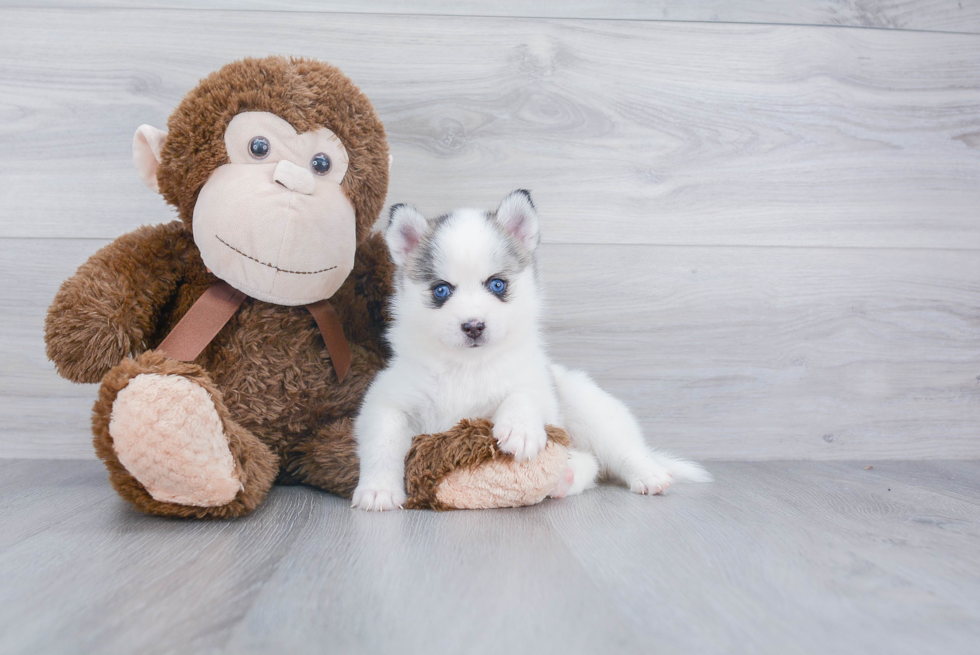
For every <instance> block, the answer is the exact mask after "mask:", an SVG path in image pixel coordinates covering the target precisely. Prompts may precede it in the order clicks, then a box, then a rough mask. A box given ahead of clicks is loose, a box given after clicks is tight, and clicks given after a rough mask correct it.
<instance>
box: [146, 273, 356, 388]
mask: <svg viewBox="0 0 980 655" xmlns="http://www.w3.org/2000/svg"><path fill="white" fill-rule="evenodd" d="M247 297H248V296H246V295H245V294H244V293H242V292H241V291H239V290H238V289H236V288H234V287H233V286H231V285H230V284H228V283H227V282H224V281H223V280H218V281H217V282H215V283H214V284H213V285H211V287H210V288H209V289H208V290H207V291H205V292H204V293H203V294H201V297H200V298H198V299H197V301H196V302H195V303H194V304H193V305H192V306H191V308H190V309H189V310H187V313H186V314H184V316H183V318H181V319H180V321H178V323H177V325H175V326H174V329H173V330H171V331H170V334H168V335H167V338H166V339H164V340H163V342H162V343H161V344H160V345H159V346H157V352H161V353H163V354H164V355H166V356H167V357H170V358H171V359H176V360H179V361H182V362H192V361H194V360H195V359H197V356H198V355H200V354H201V353H202V352H203V351H204V349H205V348H207V345H208V344H209V343H211V340H212V339H214V337H215V336H217V334H218V332H220V331H221V328H223V327H224V326H225V325H226V324H227V323H228V321H230V320H231V317H232V316H234V315H235V312H237V311H238V308H239V307H241V306H242V303H243V302H245V298H247ZM306 309H308V310H309V312H310V314H312V315H313V318H314V320H315V321H316V325H317V327H318V328H320V334H321V335H322V336H323V343H324V344H326V346H327V352H328V353H330V360H331V361H332V362H333V368H334V371H336V373H337V380H339V381H341V382H342V381H343V379H344V376H346V375H347V371H349V370H350V364H351V359H352V355H351V350H350V345H349V344H348V343H347V337H345V336H344V327H343V326H342V325H341V324H340V318H339V317H338V316H337V310H335V309H334V308H333V305H331V304H330V301H329V300H321V301H319V302H315V303H313V304H312V305H307V306H306Z"/></svg>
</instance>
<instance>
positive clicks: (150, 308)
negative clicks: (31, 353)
mask: <svg viewBox="0 0 980 655" xmlns="http://www.w3.org/2000/svg"><path fill="white" fill-rule="evenodd" d="M196 252H197V251H196V249H195V248H194V242H193V238H192V237H191V235H190V231H189V230H187V228H185V227H184V226H183V225H182V224H181V223H180V222H178V221H174V222H172V223H169V224H166V225H155V226H144V227H141V228H139V229H138V230H136V231H134V232H130V233H129V234H126V235H123V236H121V237H119V238H118V239H116V240H115V241H113V242H112V243H110V244H109V245H107V246H105V247H104V248H102V249H101V250H99V251H98V252H97V253H95V254H94V255H92V256H91V257H90V258H89V260H88V261H87V262H85V263H84V264H82V265H81V266H80V267H79V269H78V271H77V272H76V273H75V274H74V275H73V276H72V277H70V278H68V279H67V280H65V282H64V283H63V284H62V285H61V288H60V289H59V290H58V293H57V294H56V295H55V297H54V301H53V302H52V303H51V307H49V308H48V315H47V318H46V319H45V321H44V341H45V343H46V345H47V355H48V358H49V359H50V360H51V361H53V362H54V364H55V366H56V367H57V369H58V373H60V374H61V375H62V376H64V377H65V378H67V379H69V380H71V381H73V382H98V381H99V380H101V379H102V376H104V375H105V374H106V372H108V370H109V369H110V368H112V367H113V366H115V365H116V364H118V363H119V362H120V361H122V359H123V358H124V357H126V356H128V355H136V354H138V353H140V352H142V351H144V350H146V347H147V346H146V339H147V338H148V337H151V336H152V335H153V332H154V329H155V327H156V322H157V319H158V318H159V314H160V310H161V309H162V308H163V306H164V305H165V304H166V303H167V302H169V301H170V300H171V298H172V297H173V295H174V293H175V291H176V289H177V285H178V283H179V282H180V280H181V279H182V277H183V273H184V269H185V268H186V266H187V263H188V261H189V260H190V257H193V256H195V255H196Z"/></svg>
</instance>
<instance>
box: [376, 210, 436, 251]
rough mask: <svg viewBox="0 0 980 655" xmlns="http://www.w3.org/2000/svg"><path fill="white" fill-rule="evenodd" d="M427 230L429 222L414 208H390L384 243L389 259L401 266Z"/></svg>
mask: <svg viewBox="0 0 980 655" xmlns="http://www.w3.org/2000/svg"><path fill="white" fill-rule="evenodd" d="M428 229H429V222H428V221H427V220H425V216H423V215H422V212H420V211H419V210H417V209H416V208H415V207H412V206H411V205H395V206H394V207H392V208H391V212H390V213H389V214H388V228H387V229H386V230H385V242H386V243H387V244H388V250H389V251H391V259H392V261H394V262H395V264H396V265H397V266H402V265H403V264H404V263H405V262H406V261H407V260H408V257H409V255H411V254H412V251H413V250H415V249H416V248H417V247H418V245H419V243H420V242H421V241H422V237H424V236H425V233H426V231H427V230H428Z"/></svg>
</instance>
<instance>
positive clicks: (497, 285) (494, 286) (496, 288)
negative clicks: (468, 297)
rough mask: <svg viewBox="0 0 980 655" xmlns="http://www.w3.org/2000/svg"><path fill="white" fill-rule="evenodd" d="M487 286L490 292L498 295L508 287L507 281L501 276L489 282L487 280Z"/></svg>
mask: <svg viewBox="0 0 980 655" xmlns="http://www.w3.org/2000/svg"><path fill="white" fill-rule="evenodd" d="M487 288H488V289H490V292H491V293H493V294H496V295H498V296H499V295H501V294H502V293H503V292H504V291H506V289H507V283H506V282H504V281H503V280H501V279H500V278H499V277H495V278H493V279H492V280H490V281H489V282H487Z"/></svg>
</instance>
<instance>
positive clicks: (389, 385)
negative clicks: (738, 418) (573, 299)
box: [353, 190, 711, 510]
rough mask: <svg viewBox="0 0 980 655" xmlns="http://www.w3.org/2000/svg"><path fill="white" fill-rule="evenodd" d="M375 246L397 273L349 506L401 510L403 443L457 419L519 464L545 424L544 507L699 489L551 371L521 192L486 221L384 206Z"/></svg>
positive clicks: (614, 403)
mask: <svg viewBox="0 0 980 655" xmlns="http://www.w3.org/2000/svg"><path fill="white" fill-rule="evenodd" d="M385 239H386V241H387V244H388V248H389V249H390V251H391V256H392V259H393V260H394V262H395V264H396V266H397V273H396V282H395V286H396V288H395V292H394V295H393V297H392V300H391V302H392V306H391V309H392V314H393V322H392V323H391V325H390V326H389V329H388V334H387V338H388V341H389V343H390V344H391V346H392V350H393V353H394V354H393V357H392V359H391V361H390V362H389V365H388V368H386V369H385V370H383V371H381V372H380V373H378V375H377V377H376V378H375V379H374V381H373V382H372V384H371V387H370V388H369V389H368V392H367V394H366V395H365V397H364V402H363V404H362V406H361V409H360V413H359V414H358V416H357V419H356V421H355V424H354V435H355V437H356V438H357V452H358V455H359V457H360V466H361V468H360V481H359V483H358V486H357V489H356V490H355V491H354V499H353V506H354V507H359V508H361V509H366V510H388V509H395V508H397V507H400V506H401V505H402V503H404V502H405V499H406V495H405V456H406V455H407V454H408V450H409V448H410V446H411V443H412V438H413V437H414V436H415V435H417V434H423V433H435V432H443V431H445V430H448V429H450V428H451V427H453V425H455V424H456V423H457V422H459V421H460V420H461V419H464V418H488V419H491V420H492V421H493V424H494V427H493V435H494V437H496V439H497V441H498V443H499V445H500V449H501V450H503V451H504V452H507V453H512V454H513V455H514V457H515V458H516V459H517V460H525V459H529V458H532V457H534V456H535V455H536V454H537V453H538V451H540V450H541V449H542V448H544V446H545V443H546V441H547V437H546V435H545V429H544V428H545V424H552V425H556V426H560V427H563V428H564V429H565V430H566V431H567V432H568V434H569V437H570V439H571V443H572V447H571V449H570V451H569V452H570V456H569V470H568V471H566V474H565V476H564V480H563V482H562V483H559V486H558V487H557V488H556V489H555V491H553V492H552V495H555V496H561V495H565V494H568V495H571V494H576V493H580V492H581V491H583V490H584V489H587V488H589V487H592V486H594V485H595V481H596V477H597V476H598V475H599V474H600V473H602V474H604V475H605V476H608V477H610V478H614V479H617V480H620V481H622V482H624V483H625V484H626V485H628V486H629V488H630V490H632V491H634V492H636V493H639V494H657V493H662V492H663V491H665V490H666V489H667V487H668V486H669V485H670V483H671V482H672V481H681V480H684V481H690V482H706V481H708V480H710V479H711V476H710V475H709V474H708V473H707V471H705V470H704V469H703V468H701V467H700V466H699V465H698V464H695V463H693V462H689V461H686V460H682V459H678V458H675V457H672V456H669V455H665V454H663V453H658V452H655V451H653V450H651V449H650V448H649V447H648V446H647V445H646V442H645V441H644V439H643V435H642V433H641V431H640V426H639V424H638V423H637V421H636V419H635V418H634V417H633V415H632V414H631V413H630V411H629V409H627V408H626V406H625V405H624V404H623V403H621V402H620V401H618V400H617V399H615V398H613V397H612V396H611V395H609V394H608V393H606V392H605V391H603V390H602V389H600V388H599V387H598V386H597V385H596V384H595V383H594V382H593V381H592V380H591V379H590V378H589V377H588V375H586V374H585V373H584V372H581V371H571V370H568V369H565V368H564V367H562V366H559V365H557V364H554V363H552V362H551V361H550V360H549V358H548V353H547V349H546V347H545V342H544V338H543V336H542V334H541V327H540V318H541V309H542V298H541V289H540V284H539V280H538V275H537V270H536V264H535V249H536V248H537V245H538V240H539V237H538V215H537V211H536V209H535V207H534V204H533V203H532V202H531V195H530V194H529V193H528V192H527V191H524V190H518V191H514V192H513V193H511V194H510V195H509V196H507V197H506V198H504V200H503V202H501V204H500V206H499V207H498V208H497V211H496V212H486V211H482V210H477V209H460V210H457V211H454V212H452V213H450V214H446V215H444V216H440V217H439V218H435V219H432V220H427V219H426V218H425V217H424V216H423V215H422V214H421V213H420V212H419V211H418V210H417V209H415V208H414V207H411V206H408V205H395V206H394V207H392V208H391V214H390V219H389V222H388V228H387V231H386V233H385Z"/></svg>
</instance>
